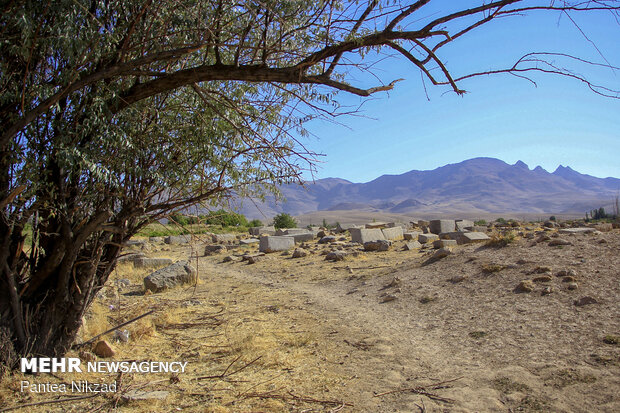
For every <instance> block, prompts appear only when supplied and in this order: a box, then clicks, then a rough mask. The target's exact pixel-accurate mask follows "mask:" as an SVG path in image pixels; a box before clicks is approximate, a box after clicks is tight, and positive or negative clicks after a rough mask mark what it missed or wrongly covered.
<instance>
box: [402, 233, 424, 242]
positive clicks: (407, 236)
mask: <svg viewBox="0 0 620 413" xmlns="http://www.w3.org/2000/svg"><path fill="white" fill-rule="evenodd" d="M420 234H421V232H418V231H411V232H405V233H403V238H405V239H406V240H408V241H417V240H418V236H419V235H420Z"/></svg>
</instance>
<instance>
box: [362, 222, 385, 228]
mask: <svg viewBox="0 0 620 413" xmlns="http://www.w3.org/2000/svg"><path fill="white" fill-rule="evenodd" d="M365 226H366V229H375V228H387V222H369V223H368V224H366V225H365Z"/></svg>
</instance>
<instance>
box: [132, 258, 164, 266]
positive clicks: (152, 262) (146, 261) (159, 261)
mask: <svg viewBox="0 0 620 413" xmlns="http://www.w3.org/2000/svg"><path fill="white" fill-rule="evenodd" d="M170 264H172V260H171V259H170V258H146V257H141V258H136V259H135V260H133V266H134V267H136V268H153V267H164V266H166V265H170Z"/></svg>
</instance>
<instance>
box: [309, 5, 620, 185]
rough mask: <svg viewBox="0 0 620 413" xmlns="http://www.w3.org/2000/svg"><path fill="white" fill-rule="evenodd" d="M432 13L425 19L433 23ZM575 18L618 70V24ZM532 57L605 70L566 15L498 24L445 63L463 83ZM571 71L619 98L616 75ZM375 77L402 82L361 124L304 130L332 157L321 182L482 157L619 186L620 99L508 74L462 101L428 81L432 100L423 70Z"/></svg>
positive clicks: (573, 84) (376, 100)
mask: <svg viewBox="0 0 620 413" xmlns="http://www.w3.org/2000/svg"><path fill="white" fill-rule="evenodd" d="M431 4H432V3H431ZM434 12H435V11H434V10H432V9H429V10H427V14H429V15H430V14H433V13H434ZM571 17H573V18H574V20H575V21H576V22H577V23H578V24H579V26H580V28H581V29H583V30H584V31H585V33H586V34H587V36H588V38H589V39H590V40H592V41H593V42H594V43H595V44H596V45H597V47H598V48H599V49H600V51H601V52H602V53H603V54H604V56H605V58H606V59H607V60H608V61H609V62H610V63H611V64H612V65H615V66H620V43H619V42H618V40H617V39H620V26H619V25H618V23H616V21H615V20H614V19H613V17H612V16H611V15H608V14H600V13H596V14H592V15H586V14H573V15H571ZM419 24H422V23H419ZM529 51H539V52H543V51H551V52H568V53H571V54H573V55H577V56H580V57H584V58H587V59H592V60H596V61H602V57H601V56H600V55H599V52H598V51H597V50H596V49H595V48H594V47H593V46H592V44H591V43H590V42H589V41H588V40H586V39H585V38H584V36H583V35H582V34H581V33H580V32H579V31H578V29H577V28H576V27H575V26H574V24H573V23H572V22H571V21H570V20H569V19H568V18H566V16H561V17H559V15H558V14H548V15H545V14H542V13H536V14H534V15H531V16H528V17H511V18H509V19H502V20H499V21H497V22H492V23H491V25H490V26H487V27H482V28H480V29H478V31H476V32H472V33H470V34H468V35H466V37H463V38H461V39H458V40H456V41H455V42H454V43H453V44H452V45H450V47H449V48H446V49H445V50H443V52H441V53H440V54H439V56H440V57H441V58H442V59H443V60H444V62H445V63H446V65H447V66H448V68H449V69H450V71H451V72H452V73H453V75H455V76H458V75H461V74H466V73H467V72H470V71H480V70H488V69H491V68H501V67H506V66H510V65H511V64H512V63H514V61H516V59H518V58H519V57H520V56H521V55H522V54H523V53H526V52H529ZM571 67H574V68H575V69H576V70H577V71H578V72H580V73H583V74H586V75H587V76H588V77H589V78H591V79H592V80H594V81H595V82H599V83H604V84H605V85H607V86H610V87H612V88H614V89H616V90H617V89H620V71H615V72H614V71H612V70H611V69H604V70H596V69H592V68H589V67H584V66H575V65H573V66H571ZM374 72H375V74H377V75H378V76H379V77H380V78H381V79H382V80H383V81H384V82H385V83H389V82H390V81H391V80H394V79H397V78H405V79H406V80H405V81H402V82H400V83H398V84H397V85H396V87H395V88H394V90H392V91H390V92H389V93H384V92H383V93H379V94H376V95H374V97H373V98H372V99H370V100H369V101H367V102H366V103H365V104H364V105H363V107H362V112H361V115H364V116H365V117H350V116H349V117H340V118H338V121H339V122H341V123H342V124H343V125H342V126H341V125H334V124H332V123H327V122H318V121H313V122H312V123H310V124H309V125H308V129H309V130H310V132H311V133H312V134H313V135H314V136H313V137H311V138H309V139H308V140H305V141H304V143H306V144H307V145H308V146H309V147H310V148H311V149H313V150H315V151H317V152H320V153H323V154H325V155H326V156H325V157H323V158H322V161H323V162H322V163H321V164H320V165H319V169H318V173H317V174H316V175H315V178H317V179H318V178H326V177H339V178H344V179H348V180H350V181H353V182H366V181H369V180H372V179H374V178H376V177H378V176H380V175H383V174H400V173H403V172H406V171H409V170H412V169H419V170H425V169H434V168H436V167H439V166H442V165H445V164H448V163H456V162H461V161H463V160H466V159H470V158H474V157H480V156H488V157H495V158H499V159H502V160H504V161H506V162H508V163H511V164H512V163H515V162H516V161H517V160H522V161H524V162H525V163H526V164H528V165H529V166H530V168H534V167H535V166H537V165H540V166H542V167H543V168H545V169H547V170H548V171H550V172H552V171H553V170H555V168H556V167H557V166H558V165H565V166H566V165H569V166H571V167H572V168H573V169H575V170H577V171H579V172H581V173H587V174H590V175H594V176H598V177H607V176H614V177H620V100H616V99H610V98H604V97H601V96H598V95H596V94H594V93H593V92H591V91H590V90H589V89H588V88H587V87H586V86H585V85H583V84H582V83H580V82H578V81H576V80H571V79H565V78H559V77H554V76H550V75H534V76H533V78H534V79H535V80H536V82H537V83H538V86H537V87H534V86H533V85H532V84H531V83H529V82H527V81H525V80H522V79H518V78H515V77H513V76H510V75H494V76H490V77H484V78H476V79H470V80H466V81H464V82H462V83H461V84H460V86H461V88H464V89H465V90H467V91H468V93H467V94H466V95H465V96H463V97H460V96H456V95H455V94H454V93H445V92H446V90H447V89H446V88H444V87H436V86H432V85H430V82H428V81H427V82H426V88H427V90H428V94H429V97H430V101H428V100H427V98H426V95H425V93H424V89H423V86H422V82H421V79H420V74H419V71H417V69H416V68H415V67H413V65H411V64H409V63H408V62H407V61H405V60H404V59H400V58H396V57H395V58H391V59H387V60H385V61H383V62H382V63H381V64H380V65H378V66H377V68H376V70H375V71H374ZM353 76H355V79H357V82H358V83H355V85H356V86H362V87H370V86H376V85H377V81H376V80H375V79H373V78H371V77H369V76H367V75H364V74H359V73H357V74H353ZM339 101H340V102H341V103H342V104H345V105H357V104H359V103H360V102H362V101H363V99H361V98H359V97H357V96H352V95H346V94H344V93H341V94H340V95H339Z"/></svg>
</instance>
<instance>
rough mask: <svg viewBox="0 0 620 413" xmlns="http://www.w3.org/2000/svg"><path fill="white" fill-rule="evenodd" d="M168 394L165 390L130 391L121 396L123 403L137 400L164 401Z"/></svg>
mask: <svg viewBox="0 0 620 413" xmlns="http://www.w3.org/2000/svg"><path fill="white" fill-rule="evenodd" d="M169 394H170V392H167V391H165V390H155V391H144V390H130V391H128V392H127V393H125V394H123V396H122V398H123V400H125V401H138V400H166V398H168V395H169Z"/></svg>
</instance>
